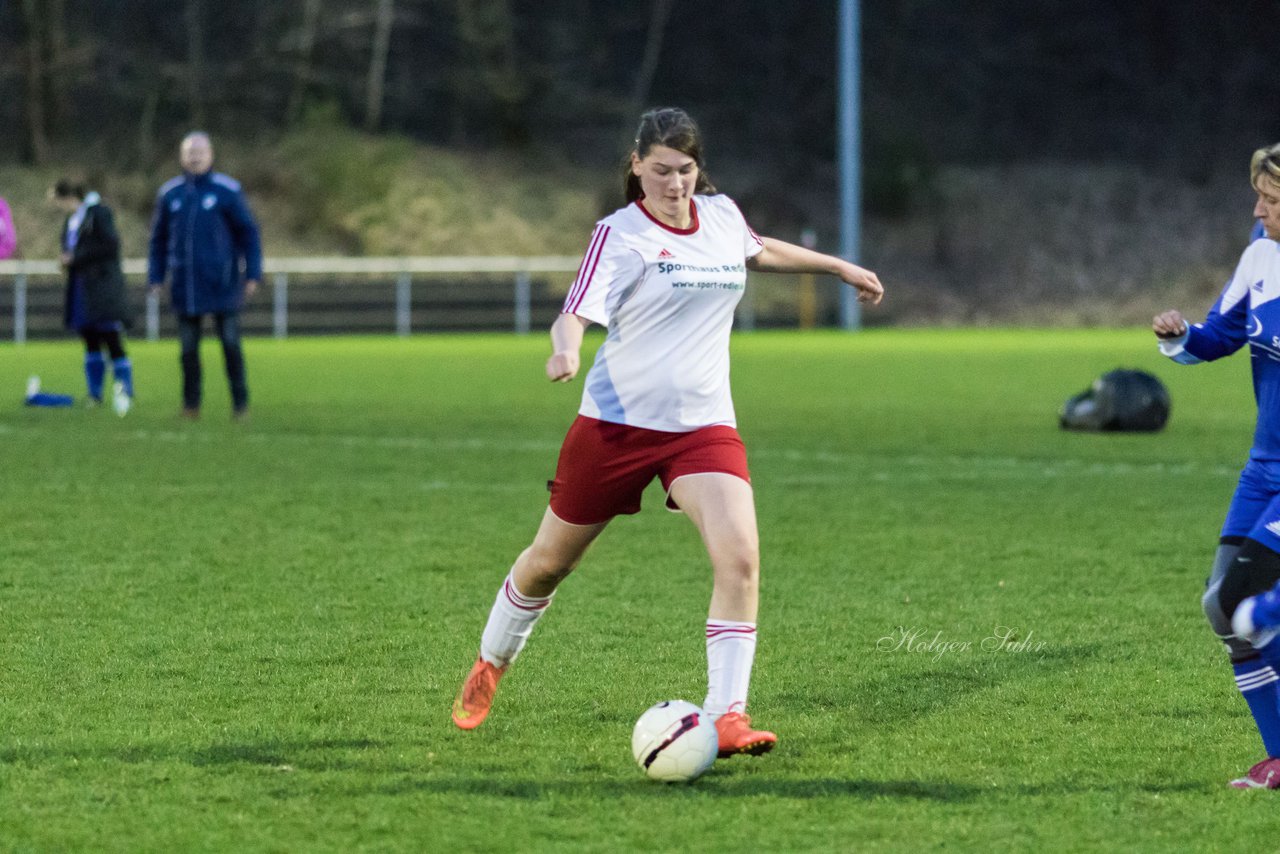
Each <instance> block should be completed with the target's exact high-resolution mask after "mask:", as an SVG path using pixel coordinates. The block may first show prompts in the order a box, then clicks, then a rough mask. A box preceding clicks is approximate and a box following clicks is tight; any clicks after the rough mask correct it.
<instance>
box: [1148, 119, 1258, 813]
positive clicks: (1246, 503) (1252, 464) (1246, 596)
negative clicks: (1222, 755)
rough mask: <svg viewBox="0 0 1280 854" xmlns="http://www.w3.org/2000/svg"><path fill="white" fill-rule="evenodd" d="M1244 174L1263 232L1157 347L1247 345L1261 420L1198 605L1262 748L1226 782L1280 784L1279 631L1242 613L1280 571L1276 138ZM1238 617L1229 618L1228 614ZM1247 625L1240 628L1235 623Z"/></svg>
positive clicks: (1179, 358)
mask: <svg viewBox="0 0 1280 854" xmlns="http://www.w3.org/2000/svg"><path fill="white" fill-rule="evenodd" d="M1250 178H1251V182H1252V184H1253V188H1254V190H1255V191H1256V192H1257V194H1258V201H1257V204H1256V205H1255V206H1254V211H1253V214H1254V216H1255V217H1257V219H1258V225H1257V226H1256V227H1255V233H1256V231H1257V229H1258V228H1260V229H1261V230H1262V236H1260V237H1258V239H1255V240H1252V241H1251V242H1250V244H1249V247H1248V248H1247V249H1245V251H1244V254H1243V255H1241V256H1240V262H1239V264H1238V265H1237V267H1236V270H1235V273H1234V274H1233V275H1232V277H1231V281H1229V282H1228V283H1227V286H1226V288H1224V289H1223V291H1222V295H1221V296H1220V297H1219V298H1218V301H1217V302H1216V303H1215V304H1214V306H1213V308H1212V309H1210V311H1209V315H1208V317H1206V318H1205V320H1204V322H1203V323H1195V324H1190V325H1188V324H1187V322H1186V321H1185V320H1184V319H1183V317H1182V315H1181V314H1180V313H1179V312H1177V311H1166V312H1163V313H1161V314H1158V315H1156V317H1155V319H1154V320H1153V321H1152V329H1153V330H1154V332H1155V334H1156V336H1157V337H1158V338H1159V339H1160V351H1161V352H1162V353H1164V355H1166V356H1168V357H1169V358H1171V359H1173V360H1174V361H1175V362H1179V363H1181V364H1184V365H1193V364H1197V363H1199V362H1208V361H1212V360H1214V359H1219V358H1222V357H1223V356H1229V355H1231V354H1232V353H1234V352H1236V351H1237V350H1239V349H1240V348H1241V347H1243V346H1244V345H1245V344H1248V345H1249V350H1250V355H1251V356H1252V364H1253V388H1254V396H1255V398H1256V399H1257V404H1258V421H1257V427H1256V429H1255V432H1254V437H1253V447H1252V449H1251V450H1250V452H1249V461H1248V463H1247V464H1246V465H1245V467H1244V470H1243V471H1242V472H1241V474H1240V483H1239V485H1238V486H1237V487H1236V491H1235V495H1234V496H1233V497H1232V499H1231V505H1230V507H1229V508H1228V509H1227V518H1226V521H1225V522H1224V523H1223V526H1222V534H1221V538H1220V540H1219V545H1218V551H1217V554H1216V556H1215V558H1214V562H1213V571H1212V573H1211V574H1210V577H1209V583H1208V586H1207V589H1206V592H1205V595H1204V599H1203V605H1204V611H1205V614H1206V616H1208V618H1209V623H1210V625H1211V626H1213V630H1214V632H1215V633H1216V634H1217V635H1218V637H1219V638H1221V639H1222V641H1223V643H1225V644H1226V647H1227V652H1228V653H1229V655H1230V658H1231V665H1232V668H1233V670H1234V671H1235V678H1236V686H1237V687H1238V688H1239V689H1240V693H1241V694H1242V695H1243V696H1244V699H1245V702H1246V703H1248V706H1249V711H1250V712H1251V713H1252V714H1253V718H1254V721H1255V722H1256V723H1257V725H1258V731H1259V733H1260V734H1261V736H1262V744H1263V747H1264V748H1265V750H1266V753H1267V756H1266V758H1265V759H1263V760H1262V761H1261V762H1259V763H1257V764H1256V765H1254V766H1253V767H1252V768H1250V769H1249V771H1248V773H1246V774H1245V775H1244V776H1243V777H1241V778H1239V779H1236V780H1232V781H1231V785H1232V786H1234V787H1236V788H1241V789H1258V788H1261V789H1276V788H1280V676H1278V675H1277V673H1278V672H1280V640H1277V639H1275V638H1276V637H1277V633H1276V632H1263V633H1259V632H1257V631H1254V630H1252V629H1253V627H1252V626H1250V625H1241V624H1240V618H1241V617H1243V616H1245V612H1247V611H1251V610H1252V608H1251V607H1250V606H1249V605H1247V604H1246V605H1242V604H1241V603H1242V602H1252V599H1251V597H1255V596H1256V595H1257V594H1260V593H1263V592H1264V591H1266V590H1268V589H1269V588H1271V587H1272V585H1273V584H1275V583H1276V582H1277V581H1278V580H1280V334H1278V333H1280V244H1277V242H1276V241H1277V240H1280V144H1278V145H1274V146H1271V147H1270V148H1262V149H1259V150H1258V151H1255V152H1254V154H1253V159H1252V161H1251V163H1250ZM1233 617H1236V618H1237V625H1236V626H1233V623H1232V619H1233ZM1240 629H1244V630H1240Z"/></svg>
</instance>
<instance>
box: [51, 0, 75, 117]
mask: <svg viewBox="0 0 1280 854" xmlns="http://www.w3.org/2000/svg"><path fill="white" fill-rule="evenodd" d="M45 15H46V20H47V22H48V23H47V26H46V28H45V30H46V32H47V33H48V39H49V67H48V77H47V85H48V88H49V95H50V104H51V105H52V106H53V112H54V124H55V127H56V126H58V125H62V126H63V127H65V125H66V123H67V122H69V121H71V87H70V85H69V81H70V80H71V79H72V68H71V65H72V58H71V50H70V47H69V46H68V43H67V3H66V0H48V3H47V7H46V9H45Z"/></svg>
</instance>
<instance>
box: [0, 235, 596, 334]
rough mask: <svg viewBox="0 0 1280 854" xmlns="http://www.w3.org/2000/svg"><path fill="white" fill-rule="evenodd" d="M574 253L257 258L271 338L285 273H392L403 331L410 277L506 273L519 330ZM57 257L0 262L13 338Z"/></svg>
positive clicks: (278, 326) (130, 271)
mask: <svg viewBox="0 0 1280 854" xmlns="http://www.w3.org/2000/svg"><path fill="white" fill-rule="evenodd" d="M580 261H581V259H580V258H578V257H575V256H567V255H554V256H542V257H520V256H483V257H482V256H466V255H457V256H438V257H406V258H345V257H314V258H273V259H268V260H266V261H265V262H264V263H263V271H262V272H263V281H262V283H261V287H263V288H265V287H267V285H268V281H269V282H270V285H271V288H272V296H271V318H272V320H271V326H272V334H273V335H274V336H275V337H276V338H285V337H287V336H288V334H289V277H290V276H291V275H351V276H381V277H394V278H395V283H396V289H395V324H394V328H395V332H396V334H398V335H409V334H410V333H411V332H412V331H413V330H412V323H411V318H412V314H411V311H410V309H411V306H412V303H413V284H414V278H415V277H427V276H441V275H450V274H454V275H457V274H476V273H479V274H490V275H492V274H503V273H506V274H510V275H511V276H512V277H513V279H512V281H513V288H512V301H513V307H514V318H515V319H514V322H513V329H514V331H515V332H517V333H520V334H524V333H527V332H528V331H529V325H530V318H531V315H532V305H531V302H532V290H533V289H532V277H533V274H535V273H570V274H571V273H575V272H577V269H578V264H579V262H580ZM122 266H123V268H124V274H125V275H126V276H135V277H142V276H145V275H146V272H147V262H146V260H145V259H141V258H130V259H127V260H125V261H124V262H123V264H122ZM61 274H62V270H61V268H60V267H59V266H58V262H57V261H25V260H24V261H0V278H3V277H7V276H12V277H13V340H14V342H15V343H19V344H21V343H23V342H25V341H26V340H27V305H28V302H27V283H28V277H30V276H43V277H49V276H60V275H61ZM146 337H147V339H148V340H152V341H154V340H156V339H157V338H159V337H160V300H159V296H158V295H157V294H155V293H151V292H148V294H147V303H146Z"/></svg>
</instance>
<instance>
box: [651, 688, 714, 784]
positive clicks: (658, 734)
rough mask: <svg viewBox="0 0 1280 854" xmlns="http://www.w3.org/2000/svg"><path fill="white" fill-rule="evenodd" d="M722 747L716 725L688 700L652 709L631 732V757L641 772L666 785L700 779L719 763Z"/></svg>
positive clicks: (670, 702) (661, 704) (675, 701)
mask: <svg viewBox="0 0 1280 854" xmlns="http://www.w3.org/2000/svg"><path fill="white" fill-rule="evenodd" d="M719 747H720V739H719V737H718V736H717V735H716V726H715V724H714V723H712V722H711V719H710V718H709V717H707V714H706V712H704V711H702V709H700V708H698V707H697V706H695V705H694V704H693V703H688V702H685V701H684V700H666V701H664V702H661V703H658V704H657V705H656V706H652V707H650V708H649V710H648V711H647V712H645V713H644V714H643V715H641V716H640V720H638V721H636V728H635V730H634V731H633V732H632V733H631V755H633V756H634V757H635V758H636V762H637V763H639V765H640V769H641V770H642V771H644V773H646V774H648V775H649V776H650V777H652V778H653V779H655V780H661V781H663V782H664V783H680V782H687V781H689V780H694V779H697V778H698V777H699V776H701V775H702V772H704V771H706V770H707V769H708V768H710V767H711V763H712V762H715V761H716V753H717V752H718V751H719Z"/></svg>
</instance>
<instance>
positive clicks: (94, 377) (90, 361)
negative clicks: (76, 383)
mask: <svg viewBox="0 0 1280 854" xmlns="http://www.w3.org/2000/svg"><path fill="white" fill-rule="evenodd" d="M106 376H107V360H106V359H104V358H102V354H101V353H85V354H84V379H85V382H86V383H87V384H88V385H89V397H92V398H93V399H94V400H102V381H103V380H104V379H106Z"/></svg>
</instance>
